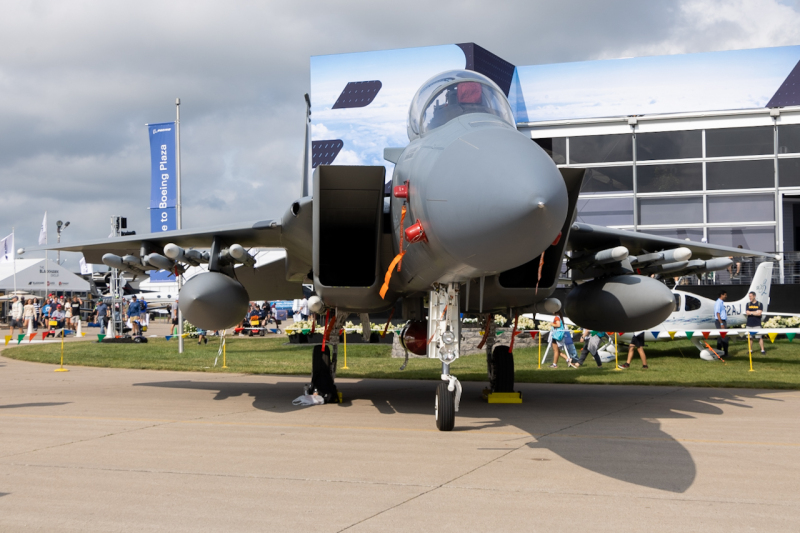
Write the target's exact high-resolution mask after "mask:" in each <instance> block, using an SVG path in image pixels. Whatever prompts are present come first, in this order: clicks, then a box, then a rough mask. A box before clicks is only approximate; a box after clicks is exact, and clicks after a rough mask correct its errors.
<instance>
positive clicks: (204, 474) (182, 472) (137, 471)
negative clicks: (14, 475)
mask: <svg viewBox="0 0 800 533" xmlns="http://www.w3.org/2000/svg"><path fill="white" fill-rule="evenodd" d="M4 464H6V465H8V466H18V467H25V468H58V469H64V470H88V471H93V472H124V473H135V474H164V475H176V476H198V477H219V478H233V479H263V480H270V481H298V482H308V483H342V484H352V485H378V486H387V487H431V485H424V484H421V483H398V482H389V481H367V480H363V481H359V480H357V479H324V478H314V477H287V476H268V475H260V474H225V473H219V472H191V471H188V470H158V469H153V468H109V467H92V466H79V465H48V464H40V463H4Z"/></svg>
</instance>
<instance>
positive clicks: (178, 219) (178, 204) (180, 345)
mask: <svg viewBox="0 0 800 533" xmlns="http://www.w3.org/2000/svg"><path fill="white" fill-rule="evenodd" d="M175 188H176V193H177V194H176V195H177V198H176V201H175V219H176V220H175V221H176V225H177V227H178V230H179V231H180V230H181V226H182V224H181V222H182V219H181V99H180V98H176V99H175ZM175 277H176V278H177V281H178V294H179V295H180V292H181V287H182V286H183V283H182V275H178V274H177V272H176V276H175ZM179 298H180V297H179ZM178 353H183V311H182V310H181V303H180V299H179V300H178Z"/></svg>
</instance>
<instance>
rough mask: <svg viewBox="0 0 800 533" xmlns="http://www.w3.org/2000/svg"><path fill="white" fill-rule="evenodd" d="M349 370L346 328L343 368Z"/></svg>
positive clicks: (345, 332) (340, 401)
mask: <svg viewBox="0 0 800 533" xmlns="http://www.w3.org/2000/svg"><path fill="white" fill-rule="evenodd" d="M349 369H350V367H348V366H347V328H344V366H343V367H342V370H349ZM340 394H341V393H340ZM339 403H342V399H341V398H339Z"/></svg>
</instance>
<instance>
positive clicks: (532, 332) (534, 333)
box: [531, 331, 539, 339]
mask: <svg viewBox="0 0 800 533" xmlns="http://www.w3.org/2000/svg"><path fill="white" fill-rule="evenodd" d="M537 333H539V332H538V331H531V339H535V338H536V334H537Z"/></svg>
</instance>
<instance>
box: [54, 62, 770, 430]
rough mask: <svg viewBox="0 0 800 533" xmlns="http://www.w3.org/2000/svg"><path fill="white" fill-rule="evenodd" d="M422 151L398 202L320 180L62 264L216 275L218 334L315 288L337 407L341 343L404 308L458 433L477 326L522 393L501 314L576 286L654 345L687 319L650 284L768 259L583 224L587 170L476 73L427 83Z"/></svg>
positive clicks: (583, 301)
mask: <svg viewBox="0 0 800 533" xmlns="http://www.w3.org/2000/svg"><path fill="white" fill-rule="evenodd" d="M408 137H409V141H410V142H409V144H408V145H407V146H405V147H402V148H387V149H386V150H385V152H384V156H385V158H386V159H387V160H389V161H392V162H394V163H395V170H394V175H393V177H392V181H391V192H390V193H388V194H387V193H386V192H385V191H386V190H387V188H386V187H385V181H386V180H385V168H384V167H383V166H320V167H317V169H316V170H315V171H314V175H313V194H312V195H311V196H305V197H303V198H300V199H299V200H297V201H296V202H294V203H293V204H292V205H291V206H290V207H289V209H288V210H287V211H286V213H284V214H283V216H282V217H280V218H275V219H272V220H262V221H256V222H250V223H246V224H234V225H230V226H222V227H214V228H208V229H201V230H185V231H172V232H165V233H155V234H149V235H137V236H135V237H121V238H114V239H109V240H103V241H95V242H87V243H82V244H73V245H62V246H60V247H52V248H50V249H61V250H65V251H74V252H83V254H84V256H85V257H86V260H87V261H88V262H90V263H99V262H101V261H102V262H103V263H105V264H107V265H109V266H112V267H115V268H120V269H122V270H128V271H131V272H135V273H144V271H146V270H151V269H169V270H173V271H178V272H180V271H181V270H182V269H183V268H185V267H186V266H187V265H198V264H200V263H207V264H208V270H209V272H207V273H204V274H200V275H197V276H195V277H193V278H191V279H190V280H189V281H188V282H187V283H186V285H185V286H184V287H183V290H182V292H181V295H180V301H181V307H182V310H183V313H184V316H185V318H186V319H187V320H189V321H190V322H192V323H193V324H195V325H196V326H198V327H202V328H204V329H211V330H217V329H223V328H228V327H230V326H233V325H234V324H237V323H239V322H240V321H241V320H242V318H243V317H244V315H245V313H246V312H247V308H248V302H249V301H250V300H267V299H270V300H272V299H291V298H299V297H301V294H302V290H301V284H302V283H303V282H306V283H309V282H310V283H313V286H314V290H315V292H316V296H315V297H312V298H311V299H310V303H311V307H312V311H314V312H317V313H321V314H323V315H326V316H328V317H329V320H328V322H327V326H326V327H325V335H326V337H327V338H328V339H329V340H327V342H326V346H325V349H324V350H323V349H322V346H314V347H313V353H312V382H313V385H314V387H315V388H316V389H317V390H318V391H319V392H320V393H321V394H323V395H324V396H325V397H326V398H327V399H328V400H331V401H336V398H337V395H336V388H335V384H334V379H335V375H336V355H337V354H336V352H337V337H338V335H336V334H334V335H332V336H331V332H332V331H333V332H338V331H339V329H340V327H341V326H342V325H343V324H344V322H345V321H346V320H347V318H348V316H349V315H351V314H352V313H371V312H382V311H386V310H388V309H389V308H391V307H393V306H395V304H396V303H397V301H398V300H401V301H402V313H403V319H405V320H407V321H408V322H407V324H406V327H405V328H404V330H403V333H402V337H401V342H402V343H403V346H404V347H405V348H406V349H407V350H411V351H413V352H415V353H418V354H420V355H427V357H430V358H436V359H439V360H441V363H442V374H441V377H442V382H441V383H440V384H439V385H438V388H437V390H436V395H435V409H434V412H435V415H436V425H437V427H438V428H439V429H440V430H443V431H447V430H451V429H452V428H453V426H454V422H455V413H456V412H457V411H458V407H459V400H460V396H461V385H460V383H459V382H458V380H457V379H456V378H455V377H454V376H453V375H452V374H451V365H452V364H453V363H454V362H455V361H456V360H457V359H458V357H459V354H460V344H461V318H462V316H463V315H477V316H479V317H481V319H482V320H483V321H484V326H485V327H484V329H485V331H486V332H487V338H488V342H487V362H488V368H489V380H490V383H491V387H492V389H493V390H495V391H511V390H513V384H514V370H513V368H514V362H513V355H512V354H511V353H510V352H509V348H508V347H507V346H492V341H493V340H494V335H493V334H492V333H491V332H492V331H493V324H494V321H493V320H492V319H491V316H492V314H493V313H497V312H499V313H503V314H505V315H506V316H508V317H509V318H512V317H513V316H516V315H518V314H520V313H524V312H545V313H550V314H553V313H556V312H559V311H561V310H562V303H561V302H560V301H559V300H557V299H555V298H553V297H552V294H553V292H554V290H555V289H556V286H557V284H558V283H559V282H560V280H562V278H563V277H564V276H565V275H566V274H568V275H569V277H570V278H571V280H572V281H573V282H574V283H575V285H576V286H575V288H574V289H573V290H572V291H571V292H570V295H569V296H568V298H567V300H566V302H565V305H564V306H563V307H564V310H565V311H566V313H567V314H568V315H569V316H570V317H571V318H572V320H574V321H575V322H576V323H578V324H579V325H582V326H585V327H588V328H591V329H596V330H602V331H638V330H643V329H647V328H650V327H654V326H656V325H658V324H660V323H661V322H663V321H664V320H665V319H667V317H668V316H669V315H670V312H671V311H672V309H673V305H674V299H673V296H672V293H671V292H670V290H669V289H668V288H667V287H666V286H665V285H664V283H662V282H661V281H658V280H657V279H653V278H651V277H650V275H651V274H658V275H662V274H667V273H668V274H669V275H670V276H679V275H684V274H688V273H700V272H704V271H708V270H718V269H722V268H726V267H727V266H728V265H729V264H730V259H728V257H729V256H733V255H739V256H741V255H748V254H749V255H765V254H761V253H759V252H749V251H742V250H741V249H733V248H727V247H722V246H712V245H707V244H700V243H689V242H687V241H681V240H676V239H670V238H664V237H658V236H653V235H645V234H641V233H635V232H630V231H621V230H612V229H609V228H605V227H599V226H592V225H587V224H579V223H575V222H574V220H575V206H576V202H577V199H578V193H579V191H580V188H581V183H582V180H583V170H576V169H562V170H559V169H558V168H557V167H556V165H555V164H554V163H553V161H552V160H551V159H550V157H548V155H547V154H546V153H545V152H544V151H543V150H542V149H541V148H540V147H539V146H538V145H536V144H535V143H534V142H532V141H531V139H530V138H529V137H527V136H525V135H523V134H522V133H520V132H518V131H517V129H516V126H515V122H514V119H513V115H512V111H511V108H510V106H509V103H508V101H507V100H506V97H505V96H504V94H503V92H502V91H501V90H500V89H499V88H498V86H497V85H496V84H495V83H494V82H492V81H491V80H490V79H488V78H487V77H485V76H483V75H481V74H478V73H476V72H472V71H467V70H453V71H448V72H443V73H441V74H439V75H437V76H434V77H433V78H431V79H430V80H428V81H427V82H425V84H424V85H423V86H422V87H421V88H420V89H419V90H418V91H417V94H416V95H415V97H414V99H413V101H412V102H411V106H410V109H409V117H408ZM304 183H305V182H304ZM249 247H280V248H284V249H285V250H286V258H285V259H283V258H281V259H280V260H279V261H276V262H272V263H268V264H265V265H261V266H259V267H258V268H254V260H253V258H252V257H251V256H250V255H249V254H248V252H247V250H246V249H247V248H249ZM564 268H566V269H567V271H568V272H565V271H564Z"/></svg>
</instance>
